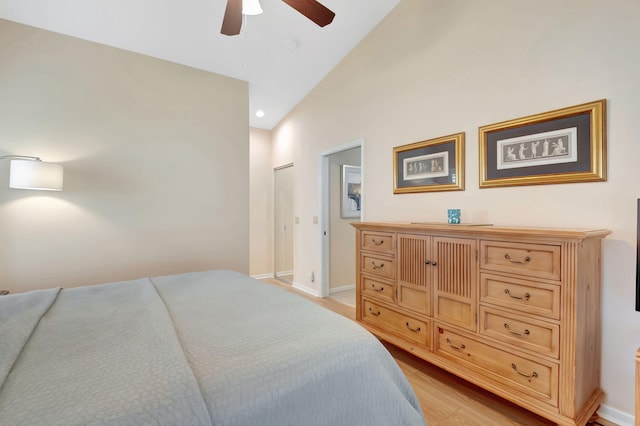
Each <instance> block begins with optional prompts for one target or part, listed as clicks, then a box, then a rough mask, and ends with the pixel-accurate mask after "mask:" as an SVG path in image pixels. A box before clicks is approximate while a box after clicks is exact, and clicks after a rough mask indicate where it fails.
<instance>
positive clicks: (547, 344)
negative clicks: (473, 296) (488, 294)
mask: <svg viewBox="0 0 640 426" xmlns="http://www.w3.org/2000/svg"><path fill="white" fill-rule="evenodd" d="M480 334H484V335H486V336H490V337H493V338H495V339H498V340H501V341H503V342H505V343H508V344H511V345H513V346H516V347H519V348H522V349H529V350H531V351H534V352H536V353H538V354H541V355H547V356H551V357H554V358H556V359H557V358H558V353H559V351H558V348H559V345H560V326H558V324H552V323H547V322H544V321H540V320H535V319H533V318H526V317H521V316H516V315H513V314H510V313H508V312H503V311H500V310H497V309H491V308H487V307H480Z"/></svg>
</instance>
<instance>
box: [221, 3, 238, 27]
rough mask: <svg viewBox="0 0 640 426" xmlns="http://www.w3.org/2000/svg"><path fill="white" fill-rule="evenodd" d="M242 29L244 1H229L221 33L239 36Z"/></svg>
mask: <svg viewBox="0 0 640 426" xmlns="http://www.w3.org/2000/svg"><path fill="white" fill-rule="evenodd" d="M240 28H242V0H227V8H226V9H225V11H224V19H223V20H222V29H221V30H220V33H222V34H224V35H228V36H231V35H238V34H240Z"/></svg>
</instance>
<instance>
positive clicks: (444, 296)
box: [431, 237, 478, 331]
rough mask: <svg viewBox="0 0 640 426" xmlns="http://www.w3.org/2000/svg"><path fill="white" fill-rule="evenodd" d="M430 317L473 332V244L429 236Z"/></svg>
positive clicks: (474, 283) (474, 254)
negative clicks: (430, 248) (431, 271)
mask: <svg viewBox="0 0 640 426" xmlns="http://www.w3.org/2000/svg"><path fill="white" fill-rule="evenodd" d="M432 250H433V255H432V256H431V257H432V260H431V268H432V270H433V287H434V288H433V290H434V291H433V294H434V296H433V298H434V318H436V319H438V320H440V321H446V322H448V323H449V324H453V325H456V326H458V327H463V328H466V329H468V330H474V331H475V330H476V318H477V316H476V314H477V308H476V306H477V304H476V297H477V296H476V292H477V291H476V288H477V284H476V283H477V273H478V271H477V266H476V264H477V262H476V253H477V242H476V240H471V239H464V238H443V237H433V247H432Z"/></svg>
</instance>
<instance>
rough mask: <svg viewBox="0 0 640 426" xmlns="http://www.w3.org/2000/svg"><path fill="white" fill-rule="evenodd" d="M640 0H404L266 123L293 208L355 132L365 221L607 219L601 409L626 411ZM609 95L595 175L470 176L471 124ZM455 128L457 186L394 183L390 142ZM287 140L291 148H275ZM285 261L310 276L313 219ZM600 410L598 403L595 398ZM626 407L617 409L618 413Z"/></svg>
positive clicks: (638, 327) (312, 200)
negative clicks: (539, 179)
mask: <svg viewBox="0 0 640 426" xmlns="http://www.w3.org/2000/svg"><path fill="white" fill-rule="evenodd" d="M639 21H640V3H639V2H637V1H632V0H616V1H613V2H612V1H608V0H588V1H584V0H565V1H562V2H558V1H555V0H540V1H535V2H522V1H512V0H492V1H490V2H479V1H476V0H403V1H402V2H400V4H399V5H398V6H397V7H396V9H395V10H394V11H392V12H391V14H390V15H389V16H388V17H387V19H385V20H384V21H383V22H382V23H381V24H380V25H379V26H378V27H377V28H376V29H375V30H374V31H373V32H372V33H371V34H370V35H369V36H367V37H366V38H365V39H364V40H363V42H362V43H361V44H360V45H359V46H358V47H356V48H355V49H354V50H353V51H352V52H351V53H350V54H349V55H348V56H347V57H346V58H345V59H344V60H343V61H342V62H341V63H340V64H339V65H338V66H337V67H336V68H335V69H334V71H333V72H332V73H331V74H330V75H329V76H328V77H327V78H326V79H325V80H324V81H322V82H321V83H320V84H319V85H318V86H317V87H316V88H315V89H314V91H313V92H312V93H311V94H310V95H309V96H307V97H306V98H305V99H304V100H303V101H302V102H301V103H300V104H299V105H298V106H297V107H296V109H295V110H294V111H293V112H292V113H291V114H289V115H288V117H286V118H285V119H284V120H283V121H282V122H281V123H280V124H279V126H278V127H277V128H276V129H275V130H274V142H273V143H274V147H275V148H277V149H278V151H277V153H278V156H279V157H280V158H284V157H287V156H289V157H290V158H293V161H295V162H296V182H297V186H296V189H295V191H296V193H295V194H296V205H295V211H296V215H299V216H300V217H301V218H305V219H306V218H309V217H312V216H313V215H316V214H318V212H319V211H320V210H319V199H320V197H319V195H318V190H319V185H318V176H319V173H320V170H319V165H320V161H319V158H320V155H321V153H322V152H326V151H328V150H330V149H331V147H333V146H337V145H340V144H344V143H347V142H349V141H352V140H356V139H358V138H363V139H364V141H365V144H366V150H365V155H364V163H363V165H364V181H365V183H366V192H365V194H364V200H363V208H364V211H365V214H366V218H365V220H368V221H376V220H388V221H444V220H445V217H446V210H447V208H450V207H453V206H455V207H459V208H461V209H462V214H463V220H464V221H473V222H490V223H495V224H501V225H526V226H557V227H604V228H609V229H611V230H612V231H613V233H612V234H611V235H610V236H609V237H608V238H607V239H606V241H605V242H604V245H603V280H604V281H603V357H602V361H603V365H602V385H603V388H604V391H605V392H606V394H607V397H606V401H605V404H606V407H605V411H606V412H607V413H608V414H607V415H608V416H610V417H612V416H615V415H619V416H621V418H623V419H625V418H626V419H627V420H629V418H630V416H631V413H633V393H634V387H633V377H634V375H633V368H634V363H633V357H634V352H635V350H636V349H637V347H639V346H640V337H639V336H640V313H638V312H635V310H634V299H635V289H634V288H635V256H636V254H635V253H636V241H635V239H636V234H635V232H636V199H637V198H638V197H640V191H639V190H638V182H640V167H638V165H637V164H638V158H640V144H639V143H638V142H637V135H639V134H640V120H638V119H637V115H638V112H640V84H639V81H640V80H639V79H638V71H637V70H638V69H639V68H640V49H638V41H639V40H640V26H639V25H638V22H639ZM601 98H607V99H608V102H609V103H608V107H609V109H608V137H609V146H608V156H609V158H608V167H609V178H608V181H607V182H604V183H581V184H564V185H542V186H528V187H520V188H514V187H511V188H494V189H482V190H481V189H479V188H478V136H477V134H478V127H479V126H482V125H486V124H492V123H496V122H498V121H502V120H508V119H513V118H517V117H522V116H525V115H529V114H535V113H540V112H544V111H549V110H552V109H556V108H562V107H567V106H571V105H577V104H580V103H583V102H589V101H593V100H598V99H601ZM461 131H464V132H466V142H467V144H466V190H465V191H462V192H445V193H421V194H402V195H394V194H393V169H392V158H391V157H392V148H393V147H394V146H398V145H403V144H407V143H411V142H415V141H420V140H425V139H430V138H435V137H439V136H444V135H449V134H452V133H456V132H461ZM287 148H288V149H289V151H288V153H286V152H287V151H286V150H287ZM296 230H297V233H296V235H295V247H296V256H297V258H296V263H295V265H296V266H295V272H296V277H298V278H297V280H298V283H299V284H300V285H304V286H307V287H308V288H309V289H311V290H312V291H316V292H317V290H318V288H317V285H318V283H319V282H320V280H319V279H316V281H315V283H309V282H308V281H307V280H306V274H305V271H308V270H316V271H320V267H319V266H320V259H321V258H320V250H319V247H320V242H319V238H320V234H319V232H318V229H317V225H313V224H312V223H310V222H309V221H307V220H304V221H303V220H301V222H300V225H299V226H298V227H297V228H296ZM601 412H602V410H601ZM625 416H626V417H625Z"/></svg>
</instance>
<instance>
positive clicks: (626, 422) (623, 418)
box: [598, 405, 635, 426]
mask: <svg viewBox="0 0 640 426" xmlns="http://www.w3.org/2000/svg"><path fill="white" fill-rule="evenodd" d="M598 416H600V417H602V418H603V419H605V420H608V421H610V422H613V423H615V424H617V425H619V426H633V425H634V422H635V420H634V418H633V416H632V415H631V414H628V413H625V412H622V411H620V410H616V409H615V408H613V407H609V406H608V405H601V406H600V409H598Z"/></svg>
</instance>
